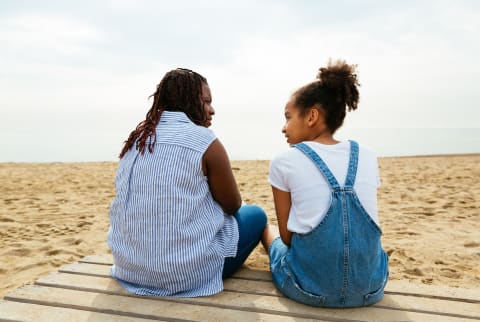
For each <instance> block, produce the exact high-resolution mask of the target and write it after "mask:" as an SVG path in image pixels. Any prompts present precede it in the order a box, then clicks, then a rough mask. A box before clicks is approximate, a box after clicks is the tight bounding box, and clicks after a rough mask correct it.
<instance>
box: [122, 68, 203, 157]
mask: <svg viewBox="0 0 480 322" xmlns="http://www.w3.org/2000/svg"><path fill="white" fill-rule="evenodd" d="M204 84H205V85H207V79H206V78H205V77H203V76H202V75H200V74H198V73H196V72H194V71H192V70H189V69H185V68H177V69H174V70H171V71H169V72H168V73H166V74H165V76H164V77H163V78H162V80H161V81H160V84H158V85H157V90H156V91H155V93H153V94H152V95H151V96H150V97H152V96H153V104H152V107H151V108H150V110H149V111H148V112H147V115H146V117H145V120H144V121H142V122H140V123H139V124H138V125H137V127H136V128H135V130H133V131H132V132H131V133H130V135H129V137H128V139H127V140H126V141H125V142H124V146H123V149H122V151H121V152H120V155H119V157H120V159H121V158H122V157H123V156H124V155H125V153H127V151H128V150H130V149H131V148H132V147H133V145H135V148H136V149H137V150H139V151H140V153H141V154H144V153H145V148H147V147H148V151H149V152H150V153H152V152H153V147H154V145H155V142H156V136H157V135H156V130H155V129H156V127H157V124H158V122H159V120H160V116H161V115H162V112H163V111H178V112H184V113H185V114H186V115H187V117H188V118H189V119H190V120H191V121H192V122H193V123H195V124H197V125H202V124H203V123H204V122H205V120H206V119H207V115H206V113H205V111H204V107H203V100H202V99H201V96H202V85H204Z"/></svg>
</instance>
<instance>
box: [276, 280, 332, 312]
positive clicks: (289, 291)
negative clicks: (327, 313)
mask: <svg viewBox="0 0 480 322" xmlns="http://www.w3.org/2000/svg"><path fill="white" fill-rule="evenodd" d="M281 291H282V293H283V294H285V295H286V296H287V297H289V298H291V299H292V300H295V301H297V302H300V303H303V304H307V305H311V306H323V304H324V303H325V296H321V295H316V294H312V293H309V292H307V291H304V290H303V289H302V288H301V287H300V286H299V285H298V284H297V283H296V282H295V281H294V280H293V278H292V276H288V277H287V278H286V279H285V281H284V283H283V285H282V287H281Z"/></svg>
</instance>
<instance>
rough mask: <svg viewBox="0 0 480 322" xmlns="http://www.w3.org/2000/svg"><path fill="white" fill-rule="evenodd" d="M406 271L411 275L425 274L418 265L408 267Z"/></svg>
mask: <svg viewBox="0 0 480 322" xmlns="http://www.w3.org/2000/svg"><path fill="white" fill-rule="evenodd" d="M405 273H407V274H409V275H415V276H423V272H422V270H421V269H420V268H418V267H415V268H414V269H406V270H405Z"/></svg>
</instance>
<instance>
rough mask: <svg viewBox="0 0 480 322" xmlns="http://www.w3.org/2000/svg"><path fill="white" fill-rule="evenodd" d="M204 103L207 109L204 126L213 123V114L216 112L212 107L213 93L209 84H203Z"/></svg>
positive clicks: (205, 109)
mask: <svg viewBox="0 0 480 322" xmlns="http://www.w3.org/2000/svg"><path fill="white" fill-rule="evenodd" d="M202 103H203V109H204V111H205V116H206V120H205V123H204V124H203V126H205V127H210V126H211V125H212V116H213V115H214V114H215V110H214V109H213V107H212V93H211V92H210V87H209V86H208V84H205V83H203V85H202Z"/></svg>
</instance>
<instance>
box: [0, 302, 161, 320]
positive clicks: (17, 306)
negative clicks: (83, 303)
mask: <svg viewBox="0 0 480 322" xmlns="http://www.w3.org/2000/svg"><path fill="white" fill-rule="evenodd" d="M0 321H36V322H43V321H45V322H65V321H68V322H149V321H156V322H158V321H160V320H158V319H155V320H151V319H142V318H138V317H128V316H120V315H113V314H106V313H97V312H91V311H84V310H74V309H68V308H61V307H52V306H45V305H37V304H31V303H22V302H10V301H2V300H0Z"/></svg>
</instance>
